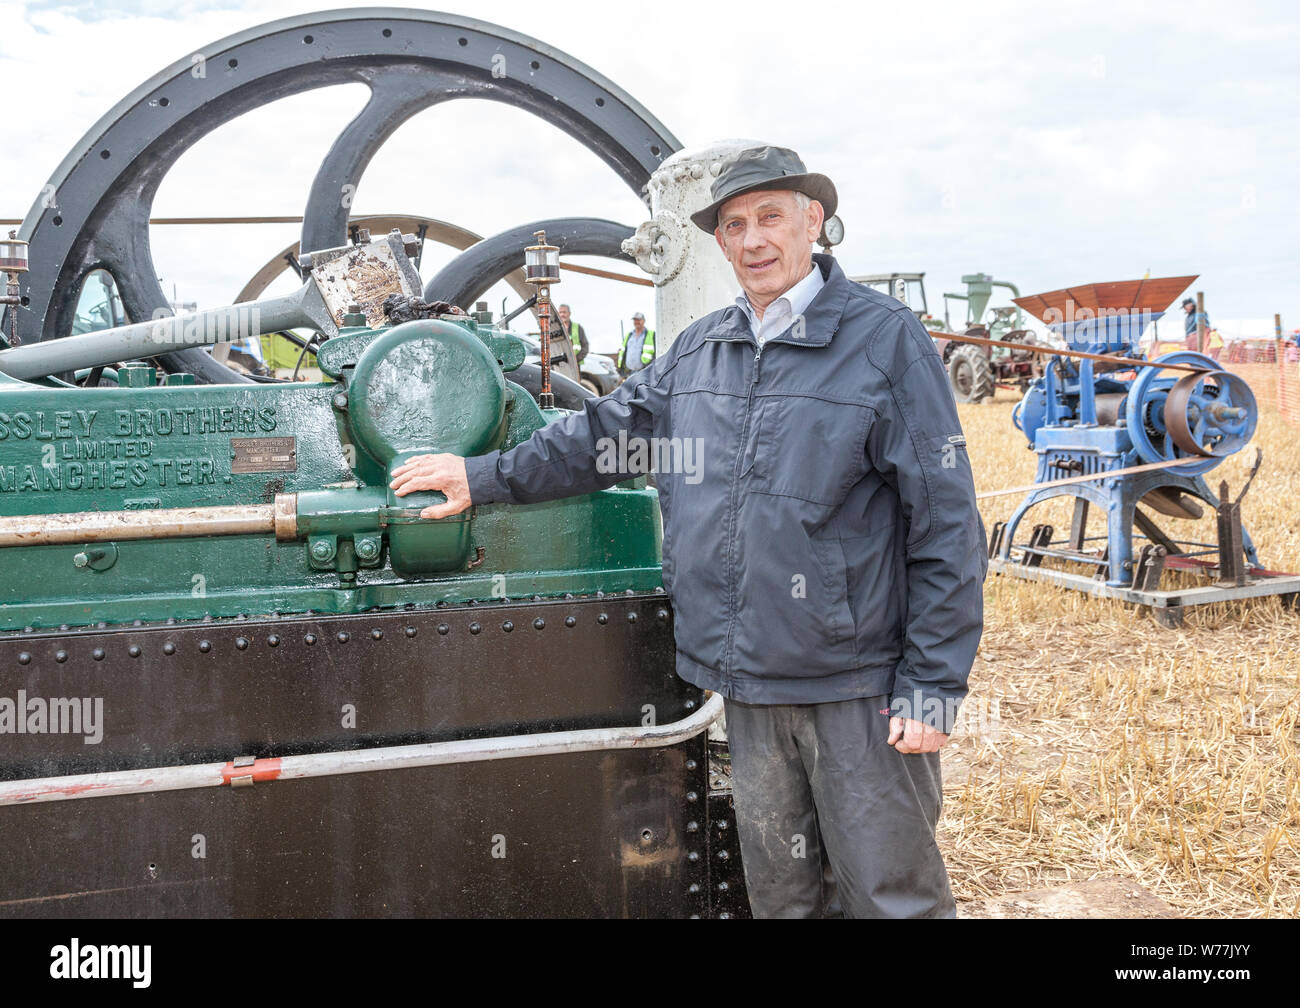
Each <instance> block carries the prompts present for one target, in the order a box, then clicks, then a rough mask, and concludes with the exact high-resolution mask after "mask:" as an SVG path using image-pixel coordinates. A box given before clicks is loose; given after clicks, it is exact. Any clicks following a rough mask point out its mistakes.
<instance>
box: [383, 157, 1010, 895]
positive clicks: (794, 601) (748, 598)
mask: <svg viewBox="0 0 1300 1008" xmlns="http://www.w3.org/2000/svg"><path fill="white" fill-rule="evenodd" d="M711 195H712V199H713V202H712V203H711V204H710V205H709V206H708V207H706V208H705V209H703V210H701V211H699V212H698V213H696V214H694V215H693V216H692V220H693V221H694V222H695V224H696V225H697V226H698V227H701V228H703V229H704V230H706V231H709V232H711V233H713V234H714V235H715V236H716V238H717V242H718V247H719V248H720V249H721V250H722V254H723V255H724V256H725V257H726V258H727V261H728V262H729V263H730V264H731V266H732V267H733V269H734V271H735V274H736V280H737V282H738V283H739V285H740V289H741V296H740V297H738V298H737V299H736V303H735V304H734V305H731V306H728V307H726V308H722V309H719V310H718V311H716V312H713V313H712V314H710V315H707V316H705V317H704V318H702V319H700V320H698V321H697V322H695V323H693V324H692V325H690V326H688V327H687V328H686V329H685V330H684V331H683V332H682V333H681V334H680V335H679V336H678V338H677V339H676V340H675V341H674V342H673V344H672V346H671V347H670V348H669V349H668V351H667V352H666V353H664V354H663V355H662V356H661V357H659V359H657V360H656V361H655V362H654V363H653V364H651V365H649V366H648V367H646V368H644V369H643V370H642V371H639V372H638V373H637V374H635V375H634V376H633V377H632V378H630V379H629V380H628V381H626V382H625V383H624V384H623V385H622V386H621V387H620V388H619V389H617V390H616V391H615V392H613V393H611V394H610V395H608V396H605V397H603V398H600V399H594V400H588V401H587V403H586V404H585V406H584V409H583V412H581V413H575V414H573V415H571V416H568V417H566V418H564V419H562V420H559V421H557V422H555V423H553V424H550V425H549V426H547V427H546V428H544V429H543V430H540V431H538V432H537V433H535V434H534V435H533V436H532V438H531V439H529V441H527V442H526V443H524V444H522V445H519V446H518V447H516V448H514V449H513V450H511V451H509V452H506V453H499V452H491V453H489V454H487V455H484V456H481V457H478V458H471V459H465V460H462V459H460V458H457V457H455V456H450V455H430V456H422V457H420V458H418V459H414V460H412V461H411V462H410V463H408V464H407V465H405V466H402V467H401V468H399V469H397V470H395V472H394V479H393V483H392V485H393V487H394V488H395V490H396V492H397V493H398V494H399V495H403V494H406V493H409V492H411V491H415V490H428V489H434V490H441V491H442V492H443V493H445V494H446V495H447V503H446V504H444V505H439V506H436V507H432V508H429V509H427V510H426V511H425V512H423V514H425V515H426V516H427V517H433V518H436V517H444V516H447V515H452V514H456V513H458V512H459V511H461V510H463V509H465V508H466V507H468V506H469V505H470V504H471V503H487V502H490V501H510V502H520V503H529V502H533V501H539V500H548V499H552V498H554V497H559V496H563V495H565V494H573V493H588V492H591V491H594V490H597V489H600V488H602V487H607V486H611V485H612V484H613V483H615V482H617V481H619V480H622V479H625V478H626V477H627V475H628V474H627V472H626V471H624V472H620V473H612V474H611V473H610V472H609V471H608V468H609V467H608V466H607V465H606V466H598V465H597V456H598V453H599V452H600V450H601V446H603V445H608V444H610V443H611V442H612V441H614V440H616V439H618V437H619V435H620V432H626V433H625V435H624V437H625V438H626V439H627V441H628V443H630V442H631V439H632V438H649V437H673V438H683V439H685V438H691V439H697V440H696V444H697V445H699V446H700V447H701V448H702V452H703V455H702V458H701V459H700V460H699V461H698V462H697V464H696V466H695V469H696V471H695V472H694V473H693V478H690V479H687V478H683V476H682V475H681V474H677V473H663V472H661V473H659V474H658V487H659V493H660V504H661V508H662V511H663V520H664V541H663V581H664V587H665V588H666V589H667V590H668V592H669V594H670V595H671V597H672V599H673V602H674V609H675V612H676V617H675V620H676V622H675V628H674V629H675V634H676V645H677V672H678V674H679V675H680V676H682V678H684V679H686V680H687V681H689V682H691V683H694V684H696V685H697V686H701V687H703V688H706V689H710V690H714V691H717V692H719V693H721V694H722V695H723V697H724V698H725V704H726V714H727V733H728V737H729V741H730V744H731V752H732V770H733V782H734V788H735V800H736V820H737V827H738V830H739V838H740V846H741V854H742V858H743V861H744V869H745V879H746V882H747V885H748V889H749V897H750V903H751V906H752V907H753V910H754V913H755V915H756V916H760V917H772V916H799V917H810V916H825V915H831V914H834V913H837V912H840V911H842V912H844V913H846V914H848V915H850V916H855V917H951V916H953V915H954V912H955V907H954V903H953V898H952V893H951V890H950V888H949V885H948V876H947V872H946V870H945V868H944V863H943V858H942V856H941V855H940V853H939V849H938V846H937V845H936V843H935V837H934V833H935V826H936V823H937V821H938V818H939V812H940V808H941V805H942V787H941V780H940V767H939V749H940V747H941V746H942V745H943V744H944V742H945V741H946V740H947V736H948V734H949V733H951V731H952V726H953V721H954V718H955V716H956V712H957V706H958V704H959V703H960V701H961V699H962V697H963V696H964V695H965V693H966V682H967V678H968V676H969V673H970V668H971V663H972V661H973V660H974V656H975V650H976V647H977V645H978V643H979V638H980V631H981V613H982V583H983V579H984V574H985V572H986V568H987V558H986V555H985V544H984V530H983V526H982V524H981V522H980V519H979V515H978V512H977V511H976V508H975V495H974V485H973V480H972V477H971V470H970V463H969V460H968V458H967V455H966V447H965V438H964V437H963V436H962V434H961V428H960V424H959V423H958V419H957V411H956V407H955V405H954V403H953V398H952V393H951V391H950V389H949V386H948V381H947V376H946V374H945V372H944V368H943V365H942V363H941V361H940V359H939V355H938V354H937V353H936V352H935V349H934V345H933V344H932V342H931V340H930V337H929V336H928V335H927V333H926V332H925V330H924V329H923V328H922V327H921V325H920V324H919V323H918V322H917V321H916V318H915V316H914V315H913V314H912V312H911V311H910V310H909V309H908V308H907V306H906V305H903V304H900V303H899V302H897V301H895V300H894V299H892V298H890V297H887V296H885V295H883V294H880V293H878V292H875V291H873V290H870V289H869V288H866V287H863V286H860V285H858V284H855V283H852V282H851V281H849V280H848V279H847V278H846V277H845V275H844V273H843V271H842V270H841V269H840V267H839V265H838V264H837V263H836V262H835V261H834V260H833V259H832V258H831V257H830V256H826V255H820V254H819V255H813V254H812V253H811V247H812V244H813V242H814V241H815V240H816V238H817V237H818V234H819V232H820V230H821V227H822V223H823V219H824V217H825V215H827V214H829V213H833V212H834V209H835V205H836V202H837V198H836V193H835V188H834V186H833V185H832V184H831V182H830V180H829V179H827V178H826V177H825V176H823V175H817V174H810V173H808V172H807V171H806V169H805V167H804V165H803V162H802V161H801V160H800V159H799V158H798V156H797V155H796V154H795V153H794V152H793V151H790V150H786V149H784V148H778V147H759V148H752V149H749V150H746V151H743V152H742V153H740V154H739V155H738V156H737V157H736V158H735V159H734V160H733V161H731V162H729V163H728V164H727V165H726V166H725V167H724V168H723V170H722V172H721V173H720V174H719V176H718V178H717V180H716V181H715V182H714V183H713V187H712V193H711ZM670 403H671V406H670ZM683 454H684V453H683Z"/></svg>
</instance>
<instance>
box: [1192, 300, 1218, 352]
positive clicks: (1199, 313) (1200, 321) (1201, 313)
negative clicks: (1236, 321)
mask: <svg viewBox="0 0 1300 1008" xmlns="http://www.w3.org/2000/svg"><path fill="white" fill-rule="evenodd" d="M1216 310H1217V309H1216ZM1196 352H1197V353H1205V294H1204V292H1202V291H1197V292H1196Z"/></svg>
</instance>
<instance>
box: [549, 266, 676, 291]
mask: <svg viewBox="0 0 1300 1008" xmlns="http://www.w3.org/2000/svg"><path fill="white" fill-rule="evenodd" d="M560 269H562V270H569V271H570V272H573V273H586V274H587V275H588V276H594V277H603V278H604V279H606V280H620V281H622V282H623V283H630V284H638V285H640V286H642V287H653V286H654V285H655V282H654V281H653V280H649V279H647V278H646V277H634V276H628V275H627V274H626V273H611V272H610V271H609V270H603V269H595V268H594V267H592V266H574V265H573V264H572V263H560Z"/></svg>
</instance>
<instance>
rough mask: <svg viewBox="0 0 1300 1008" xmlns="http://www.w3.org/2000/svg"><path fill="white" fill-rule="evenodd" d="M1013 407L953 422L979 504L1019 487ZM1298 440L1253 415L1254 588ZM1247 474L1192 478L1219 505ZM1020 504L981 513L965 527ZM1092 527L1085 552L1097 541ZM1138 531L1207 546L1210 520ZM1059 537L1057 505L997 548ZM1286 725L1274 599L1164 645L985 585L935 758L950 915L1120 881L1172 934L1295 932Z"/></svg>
mask: <svg viewBox="0 0 1300 1008" xmlns="http://www.w3.org/2000/svg"><path fill="white" fill-rule="evenodd" d="M1017 398H1018V396H1016V395H1015V394H1013V393H1011V392H1006V391H1000V392H999V393H998V396H997V398H996V400H995V401H993V402H992V403H987V402H986V403H983V404H980V405H978V406H961V407H960V409H961V419H962V424H963V425H964V427H965V431H966V435H967V439H968V442H969V445H970V452H971V459H972V463H973V465H974V468H975V479H976V486H977V489H979V490H980V491H985V490H994V489H1001V488H1004V487H1012V486H1019V485H1023V484H1025V483H1029V482H1032V481H1033V476H1034V464H1035V458H1036V457H1035V455H1034V453H1033V452H1032V451H1029V450H1027V448H1026V442H1025V439H1024V438H1023V436H1022V435H1021V434H1020V432H1019V431H1017V430H1015V428H1014V427H1013V426H1012V424H1011V416H1010V414H1011V408H1012V406H1013V405H1014V404H1015V402H1016V400H1017ZM1298 440H1300V431H1297V430H1296V429H1295V428H1292V427H1288V426H1287V425H1285V424H1284V423H1283V422H1282V420H1281V418H1280V416H1279V414H1278V413H1277V412H1276V410H1275V408H1273V407H1272V406H1271V405H1270V406H1269V407H1268V408H1266V409H1265V411H1264V414H1263V416H1262V418H1261V423H1260V428H1259V431H1258V432H1257V434H1256V436H1255V440H1254V442H1253V444H1254V445H1257V446H1258V447H1260V448H1262V449H1263V452H1264V461H1263V466H1262V467H1261V469H1260V472H1259V475H1258V477H1257V478H1256V479H1255V482H1254V484H1253V485H1252V486H1251V489H1250V491H1249V493H1248V494H1247V496H1246V498H1245V501H1244V504H1243V519H1244V522H1245V525H1246V528H1247V531H1248V532H1249V533H1250V535H1251V536H1252V537H1253V538H1254V541H1255V545H1256V547H1257V548H1258V550H1259V555H1260V559H1261V562H1262V563H1263V565H1264V566H1266V567H1269V568H1271V569H1274V570H1290V571H1295V570H1300V520H1298V519H1297V501H1298V500H1300V451H1297V441H1298ZM1253 458H1254V450H1253V447H1252V448H1249V449H1247V450H1246V451H1244V452H1241V453H1239V454H1238V455H1237V456H1234V457H1232V458H1231V459H1228V460H1227V461H1225V462H1224V463H1223V464H1222V465H1220V466H1219V467H1218V468H1217V469H1215V470H1213V471H1212V472H1211V473H1210V474H1208V477H1207V478H1208V479H1209V481H1210V482H1211V485H1212V486H1213V487H1214V488H1215V489H1216V491H1217V489H1218V484H1219V480H1220V479H1226V480H1227V481H1228V483H1229V486H1230V487H1231V489H1232V493H1233V495H1234V496H1235V495H1236V493H1237V492H1238V491H1239V489H1240V487H1241V485H1242V483H1243V482H1244V479H1245V476H1246V474H1247V472H1248V470H1249V465H1250V463H1251V462H1252V461H1253ZM1020 499H1021V498H1020V496H1019V495H1015V496H1009V497H999V498H993V499H989V500H985V501H982V502H981V509H982V512H983V517H984V522H985V525H986V526H991V525H992V523H993V522H994V521H996V520H1004V519H1006V518H1007V517H1009V515H1010V514H1011V512H1012V510H1013V509H1014V508H1015V507H1016V506H1017V505H1018V504H1019V502H1020ZM1097 510H1098V509H1097V508H1093V509H1092V511H1093V512H1094V513H1093V515H1092V516H1091V520H1090V523H1089V534H1090V535H1093V534H1099V533H1100V532H1101V531H1102V530H1103V528H1104V525H1103V519H1102V517H1101V516H1099V515H1097V514H1096V512H1097ZM1035 515H1037V516H1038V517H1035ZM1155 517H1156V518H1157V521H1158V523H1159V524H1161V526H1162V527H1163V528H1165V530H1166V531H1168V532H1170V533H1173V534H1175V535H1177V537H1178V538H1196V539H1199V540H1200V541H1203V542H1213V541H1214V525H1213V515H1212V513H1211V514H1210V515H1208V516H1207V517H1206V518H1203V519H1201V520H1200V521H1196V522H1192V521H1178V520H1175V519H1171V518H1164V517H1162V516H1159V515H1156V516H1155ZM1069 518H1070V506H1069V504H1068V503H1066V502H1064V501H1052V502H1048V503H1045V504H1043V505H1041V506H1040V507H1039V508H1038V509H1036V511H1034V512H1031V513H1030V516H1029V517H1028V518H1027V519H1026V523H1027V524H1026V525H1023V526H1022V532H1021V534H1020V535H1019V536H1018V537H1017V541H1018V542H1022V541H1024V538H1025V537H1026V536H1027V535H1028V532H1029V528H1030V527H1031V526H1032V524H1033V523H1034V522H1035V521H1049V522H1051V523H1052V524H1053V525H1054V526H1055V527H1056V528H1057V530H1058V535H1060V534H1062V531H1063V530H1068V528H1069ZM1189 530H1190V531H1191V535H1190V536H1189V535H1188V533H1189ZM1169 576H1170V575H1169V574H1166V578H1168V577H1169ZM1184 576H1185V575H1184ZM1169 583H1170V582H1168V581H1166V582H1165V584H1166V585H1168V584H1169ZM1298 724H1300V614H1297V613H1294V612H1291V611H1288V610H1285V609H1283V608H1282V607H1281V606H1280V605H1279V603H1278V602H1277V601H1276V600H1275V599H1266V600H1260V601H1255V602H1246V603H1240V604H1237V603H1234V604H1231V605H1223V606H1217V607H1207V608H1205V609H1201V610H1191V609H1189V610H1188V611H1187V619H1186V625H1185V626H1183V627H1181V628H1179V629H1176V630H1170V629H1165V628H1162V627H1160V626H1159V625H1158V624H1157V623H1156V622H1155V621H1154V620H1153V619H1152V618H1151V617H1150V616H1149V615H1148V614H1145V613H1143V612H1141V611H1138V610H1134V609H1131V608H1128V607H1125V606H1123V605H1121V604H1119V603H1115V602H1111V601H1110V600H1105V599H1093V598H1090V597H1087V596H1084V595H1082V594H1081V593H1078V592H1068V591H1065V590H1063V589H1058V588H1055V587H1052V586H1049V585H1038V584H1034V583H1032V582H1026V581H1021V580H1019V579H1015V578H1011V577H1005V576H1003V577H994V576H992V575H990V578H989V581H988V583H987V585H986V587H985V630H984V638H983V643H982V645H981V648H980V653H979V657H978V658H977V660H976V662H975V667H974V670H973V671H972V673H971V692H970V696H969V697H968V698H967V701H966V704H965V706H964V708H963V711H962V715H961V719H960V721H959V725H958V728H957V730H956V731H955V732H954V735H953V738H952V740H951V741H950V743H949V744H948V746H947V747H946V748H945V749H944V761H943V764H944V778H945V788H944V809H943V818H942V820H941V823H940V832H939V841H940V845H941V847H942V849H943V851H944V854H945V857H946V859H947V862H948V867H949V872H950V874H951V878H952V883H953V888H954V893H955V895H956V897H957V899H958V901H959V905H960V902H961V901H963V900H971V899H977V898H983V897H990V896H997V895H1000V894H1003V893H1007V892H1011V891H1017V890H1024V889H1034V888H1040V887H1043V886H1052V885H1059V884H1062V883H1066V882H1078V881H1082V880H1087V879H1091V878H1094V877H1100V876H1114V875H1120V876H1123V877H1126V878H1129V879H1132V880H1133V881H1135V882H1137V883H1139V884H1140V885H1142V886H1144V887H1145V888H1146V889H1147V890H1149V891H1150V892H1151V893H1153V894H1154V895H1155V896H1157V897H1159V898H1160V899H1162V900H1164V901H1165V902H1167V903H1168V904H1170V905H1171V906H1172V907H1173V908H1174V909H1175V911H1176V912H1177V913H1178V914H1179V915H1182V916H1198V917H1295V916H1300V731H1298V730H1297V725H1298Z"/></svg>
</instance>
